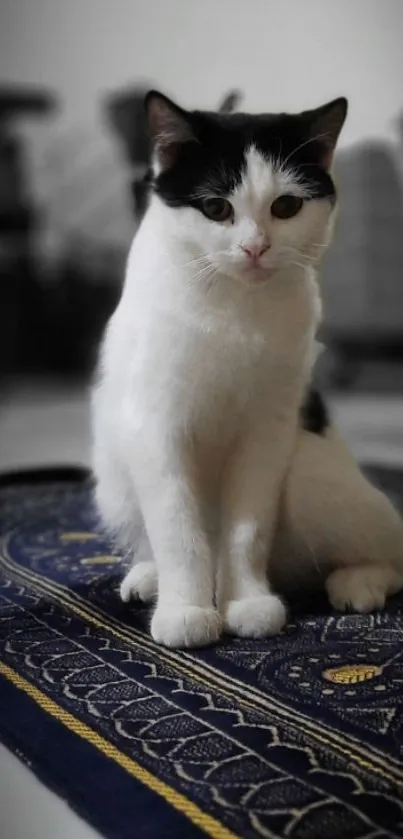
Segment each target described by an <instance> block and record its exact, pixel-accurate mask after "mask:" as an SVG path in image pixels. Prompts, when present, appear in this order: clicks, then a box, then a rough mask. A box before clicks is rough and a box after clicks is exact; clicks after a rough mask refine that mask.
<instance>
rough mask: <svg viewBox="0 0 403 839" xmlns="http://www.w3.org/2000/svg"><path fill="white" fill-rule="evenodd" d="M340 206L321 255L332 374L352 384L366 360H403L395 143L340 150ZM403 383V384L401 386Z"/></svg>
mask: <svg viewBox="0 0 403 839" xmlns="http://www.w3.org/2000/svg"><path fill="white" fill-rule="evenodd" d="M336 183H337V187H338V191H339V193H340V211H339V218H338V220H337V223H336V236H335V239H334V242H333V244H332V247H331V248H330V250H329V252H328V254H327V255H326V257H325V261H324V271H323V288H324V296H325V340H326V343H327V344H328V346H330V347H331V350H332V351H333V362H334V363H333V369H332V374H331V377H332V379H333V381H334V382H335V383H336V384H337V385H339V386H347V387H348V386H351V385H352V384H353V383H354V382H355V379H356V376H357V374H358V373H359V371H360V369H361V368H362V366H363V365H365V364H368V363H369V364H373V363H374V362H379V361H385V362H386V363H387V364H388V365H390V363H391V362H392V361H393V362H395V361H397V362H399V361H400V362H403V191H402V182H401V175H400V173H399V169H398V165H397V160H396V158H395V157H394V149H393V147H392V146H390V145H388V144H386V143H381V142H378V141H374V142H368V143H366V144H362V145H359V146H356V147H354V148H353V149H351V150H348V151H344V152H340V154H339V156H338V158H337V162H336ZM402 389H403V384H402Z"/></svg>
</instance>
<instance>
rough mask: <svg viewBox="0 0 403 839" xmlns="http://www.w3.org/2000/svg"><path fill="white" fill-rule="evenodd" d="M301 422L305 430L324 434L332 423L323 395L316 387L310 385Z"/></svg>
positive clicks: (302, 410)
mask: <svg viewBox="0 0 403 839" xmlns="http://www.w3.org/2000/svg"><path fill="white" fill-rule="evenodd" d="M301 422H302V427H303V428H304V429H305V431H310V432H311V433H312V434H319V435H320V436H322V437H323V436H324V435H325V434H326V430H327V429H328V427H329V425H330V418H329V414H328V410H327V408H326V404H325V401H324V399H323V397H322V395H321V394H320V393H319V391H318V390H317V389H316V388H315V387H309V388H308V390H307V392H306V394H305V399H304V402H303V403H302V407H301Z"/></svg>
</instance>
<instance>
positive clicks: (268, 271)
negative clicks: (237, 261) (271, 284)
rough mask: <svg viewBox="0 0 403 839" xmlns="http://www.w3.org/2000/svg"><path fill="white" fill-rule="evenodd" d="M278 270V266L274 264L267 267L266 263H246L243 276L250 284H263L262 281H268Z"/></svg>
mask: <svg viewBox="0 0 403 839" xmlns="http://www.w3.org/2000/svg"><path fill="white" fill-rule="evenodd" d="M276 271H277V268H275V267H274V266H270V267H267V266H265V265H260V264H259V263H257V264H255V265H245V266H244V267H243V270H242V278H243V279H244V280H245V281H246V282H247V283H248V284H251V285H261V284H262V283H265V282H268V281H269V280H270V279H271V277H272V276H273V275H274V274H275V273H276Z"/></svg>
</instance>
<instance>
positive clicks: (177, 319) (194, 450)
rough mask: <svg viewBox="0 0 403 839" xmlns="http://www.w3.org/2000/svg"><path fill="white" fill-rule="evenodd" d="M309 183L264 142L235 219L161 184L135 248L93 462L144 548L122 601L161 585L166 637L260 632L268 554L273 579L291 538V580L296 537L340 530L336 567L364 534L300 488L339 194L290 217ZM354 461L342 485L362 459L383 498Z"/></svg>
mask: <svg viewBox="0 0 403 839" xmlns="http://www.w3.org/2000/svg"><path fill="white" fill-rule="evenodd" d="M300 190H301V187H300V185H299V184H298V182H295V183H292V182H291V174H290V172H287V171H285V170H284V168H283V169H279V168H276V166H275V165H274V164H273V165H272V166H270V165H269V164H268V162H267V161H266V160H264V159H263V158H262V157H261V156H260V155H259V154H258V152H257V151H256V149H254V148H251V149H250V150H249V152H248V155H247V169H246V174H245V176H244V178H243V181H242V184H241V185H240V186H239V187H237V189H236V190H235V191H234V193H233V195H232V196H230V200H231V202H232V204H233V207H234V213H235V215H234V223H233V224H231V223H222V224H219V223H216V222H212V221H210V220H208V219H207V218H205V217H204V216H203V215H202V214H201V213H200V212H198V211H196V210H195V209H193V208H181V209H174V210H173V209H170V208H168V207H166V206H165V205H164V204H163V203H162V202H161V201H160V200H159V199H158V198H157V197H154V198H153V199H152V201H151V204H150V208H149V210H148V212H147V214H146V217H145V219H144V221H143V223H142V225H141V228H140V230H139V232H138V234H137V236H136V237H135V239H134V242H133V245H132V249H131V252H130V255H129V260H128V266H127V273H126V282H125V286H124V291H123V295H122V298H121V301H120V304H119V306H118V308H117V310H116V312H115V314H114V315H113V317H112V319H111V321H110V323H109V326H108V329H107V333H106V337H105V342H104V346H103V351H102V355H101V365H100V376H99V382H98V384H97V386H96V388H95V389H94V395H93V418H94V422H93V427H94V470H95V474H96V477H97V501H98V505H99V508H100V511H101V514H102V516H103V519H104V521H105V523H106V524H107V526H108V527H110V528H111V530H112V531H113V532H114V533H115V534H116V535H117V536H118V537H119V538H120V540H121V542H122V543H123V545H124V547H125V548H126V549H128V550H129V551H130V552H131V553H132V554H133V559H134V567H133V569H132V570H130V571H129V573H128V576H127V577H126V579H125V580H124V581H123V584H122V589H121V596H122V599H124V600H128V599H129V597H130V596H140V597H142V598H144V599H146V600H147V599H150V598H152V597H153V596H154V594H155V593H156V589H157V588H158V598H157V606H156V610H155V612H154V615H153V618H152V624H151V632H152V634H153V637H154V638H155V640H156V641H158V642H159V643H162V644H166V645H169V646H175V647H176V646H178V647H180V646H195V645H196V646H197V645H203V644H205V643H209V642H212V641H214V640H216V639H217V638H218V636H219V634H220V632H221V630H222V628H223V627H224V628H226V629H227V631H229V632H232V633H234V634H236V635H246V636H255V637H257V636H264V635H267V634H271V633H273V632H277V631H279V630H280V629H281V627H282V625H283V624H284V621H285V617H286V616H285V609H284V607H283V605H282V602H281V601H280V599H279V598H278V597H277V596H276V595H274V594H273V592H272V590H271V587H270V585H269V582H268V576H267V570H268V567H267V565H268V557H270V562H269V576H270V574H271V568H272V566H273V568H275V564H276V555H278V556H280V554H281V553H282V549H283V548H284V546H285V545H287V539H288V545H289V546H290V547H292V549H293V550H292V553H291V552H290V553H289V555H288V561H289V563H290V564H291V567H290V569H289V573H290V575H291V577H292V576H293V575H294V570H293V563H295V562H296V556H297V555H298V552H299V547H300V542H301V545H304V544H305V542H306V543H309V540H310V539H312V540H313V543H315V547H318V548H319V547H322V546H327V545H328V543H329V542H330V543H331V544H333V543H332V539H333V540H334V545H333V547H334V553H335V563H334V565H335V567H337V566H338V565H339V564H340V565H341V564H344V563H348V562H349V559H350V557H349V556H348V550H347V548H348V545H349V539H350V538H351V541H352V543H353V544H354V545H356V542H357V541H358V538H359V535H358V534H359V532H358V531H357V532H356V533H355V532H354V529H353V528H352V527H351V526H349V528H348V534H346V537H345V540H344V541H343V539H342V538H341V536H340V534H339V533H338V530H337V526H338V519H337V517H336V520H335V523H334V524H332V519H331V517H332V515H333V512H334V510H333V507H332V504H331V501H330V497H331V486H330V489H329V501H328V507H329V509H328V510H327V509H325V515H326V513H327V512H328V513H329V521H330V523H329V534H332V536H330V535H329V538H328V537H327V535H326V534H327V528H328V524H327V522H326V520H325V515H323V514H322V509H323V508H322V500H321V496H322V490H321V488H320V486H318V487H315V492H314V499H315V500H313V503H312V508H309V505H307V504H305V506H304V505H303V509H301V511H300V510H299V507H298V504H297V505H294V504H293V500H292V499H293V498H294V497H295V495H297V496H298V492H300V493H301V494H302V495H303V491H302V489H301V482H303V481H305V480H306V478H307V471H308V473H309V470H310V469H313V472H315V468H316V459H315V458H316V454H315V452H314V451H313V450H312V455H314V456H312V457H311V455H310V453H309V452H307V451H306V450H305V449H306V446H305V443H304V441H303V440H302V438H301V432H298V408H299V405H300V402H301V398H302V394H303V390H304V386H305V384H306V382H307V380H308V379H309V376H310V372H311V368H312V364H313V362H314V359H315V357H316V345H315V333H316V329H317V324H318V320H319V317H320V302H319V296H318V292H317V286H316V282H315V276H314V271H313V267H312V266H313V263H314V262H315V261H316V257H317V254H318V251H319V249H320V248H322V247H323V246H324V245H325V244H326V243H327V240H328V236H329V229H330V226H331V207H330V203H329V202H327V201H316V200H311V201H308V202H306V203H305V204H304V207H303V209H302V211H301V213H300V214H299V215H298V216H296V217H295V218H293V219H289V220H287V221H285V220H278V219H273V218H272V217H271V215H270V205H271V203H272V201H273V200H274V198H276V197H277V195H280V194H282V193H283V192H285V191H286V192H290V191H292V192H293V193H294V194H301V195H302V193H301V192H300ZM261 244H265V245H269V246H270V247H269V250H268V251H267V252H266V253H265V254H264V256H263V258H262V268H258V269H251V268H250V267H249V264H248V258H247V256H246V255H245V253H244V251H243V250H242V246H255V245H259V246H260V245H261ZM311 436H312V435H309V437H311ZM300 438H301V440H300ZM297 439H298V440H300V442H299V444H298V446H299V448H298V446H297V451H296V454H294V452H295V447H296V441H297ZM319 439H320V438H315V441H316V440H319ZM315 444H316V442H315ZM322 444H323V445H325V446H329V447H331V446H332V445H336V444H333V443H332V442H331V441H329V440H327V441H321V443H320V445H322ZM304 446H305V448H304ZM301 447H302V453H301ZM308 448H309V446H308ZM327 451H328V450H327V449H326V452H327ZM332 451H333V449H332ZM328 457H329V459H330V461H331V462H333V461H332V458H333V454H330V449H329V455H328ZM347 459H348V458H347ZM335 461H337V456H336V458H335ZM348 462H349V466H348V467H347V466H346V471H345V473H343V475H342V476H340V475H339V472H337V476H338V480H339V483H338V485H337V486H338V487H340V485H343V487H344V483H343V482H344V479H346V481H347V484H348V481H349V475H350V472H352V473H353V475H354V481H356V483H357V482H358V489H362V490H363V493H364V500H363V502H362V506H363V508H365V499H366V498H367V496H368V498H369V506H370V507H371V504H372V500H373V495H372V493H374V492H375V491H374V490H372V489H370V488H368V484H364V481H363V479H361V478H357V477H356V471H355V466H354V464H353V463H351V464H350V461H348ZM301 463H302V466H301ZM337 465H338V464H337V463H336V466H337ZM349 470H350V471H349ZM357 471H358V470H357ZM287 474H288V476H289V477H288V482H287V484H286V486H287V487H288V493H289V494H288V496H287V492H286V494H285V496H284V497H283V495H282V489H283V487H284V482H285V480H286V477H287ZM294 474H295V475H296V476H297V477H296V479H295V480H296V486H295V485H294V483H293V480H292V476H293V475H294ZM321 477H322V478H323V476H321ZM361 480H362V483H360V481H361ZM313 482H315V480H314V479H313ZM336 483H337V481H336ZM353 483H354V482H353ZM318 484H320V481H318ZM354 487H355V484H354ZM364 489H365V492H364ZM343 491H344V488H343ZM365 493H367V495H365ZM287 497H289V499H290V500H289V505H288V506H287V501H284V498H285V499H287ZM326 497H327V496H326ZM371 499H372V500H371ZM304 500H305V501H306V499H304ZM279 504H280V507H279ZM372 508H373V509H374V518H371V522H373V521H375V519H376V520H377V521H378V519H379V530H382V529H385V528H386V529H387V528H389V519H390V526H391V531H390V533H391V535H390V536H385V540H384V542H382V545H383V544H386V545H389V542H391V541H392V532H393V533H396V537H397V534H398V533H399V538H400V535H401V528H400V529H399V527H398V524H397V521H396V520H395V517H394V515H393V514H392V512H391V510H390V507H389V505H388V504H387V502H386V501H384V499H383V497H382V496H381V500H379V502H378V498H377V499H376V501H374V502H373V504H372V507H371V513H372ZM279 511H280V513H281V515H280V519H281V522H282V523H283V524H284V527H283V528H281V527H279V528H278V527H277V525H278V522H279V517H278V516H279ZM300 512H301V515H300ZM365 516H366V514H365V509H363V513H362V521H366V518H365ZM377 516H378V519H377V518H376V517H377ZM382 516H383V517H384V519H383V518H382ZM341 518H342V516H341ZM396 518H397V517H396ZM381 520H382V522H383V521H385V523H384V524H382V523H381ZM399 525H400V522H399ZM377 526H378V525H377ZM360 528H361V522H360ZM360 532H361V533H362V530H360ZM367 532H368V533H369V531H367ZM281 534H282V535H281ZM304 540H305V542H304ZM315 540H316V541H315ZM338 540H339V541H338ZM291 543H292V544H291ZM367 543H369V544H370V545H372V542H371V538H370V536H368V538H367V540H366V543H365V544H367ZM276 545H278V550H277V549H276ZM380 545H381V541H380V542H379V546H378V543H377V542H376V539H375V541H374V546H373V553H374V558H372V555H371V556H369V555H368V554H367V553H365V552H363V553H365V555H363V556H362V560H363V561H364V560H371V561H374V562H376V561H378V562H381V561H382V559H383V557H382V555H381V553H380V552H378V549H379V548H380ZM338 547H340V551H338V550H336V549H338ZM389 547H390V546H389ZM371 550H372V548H371ZM314 553H315V556H316V557H317V560H318V561H319V559H320V556H321V554H320V552H319V553H316V550H315V552H314ZM339 553H340V556H339ZM392 553H393V551H392V550H391V549H390V551H389V553H388V555H387V558H388V560H389V554H390V559H391V561H392V559H393V560H395V559H396V560H398V559H399V557H400V556H402V553H403V552H401V543H400V544H399V550H396V551H395V553H396V556H395V554H393V557H392V556H391V555H392ZM306 554H307V557H308V564H309V562H311V563H312V556H311V555H310V553H309V551H306ZM397 554H399V556H397ZM351 557H354V559H352V561H356V560H358V554H357V551H356V550H355V551H354V550H353V551H352V553H351ZM306 564H307V563H306ZM153 568H154V569H155V570H154V573H153ZM274 576H275V575H274ZM333 588H334V586H333ZM336 589H337V584H336ZM332 592H333V593H332V594H331V596H332V599H333V601H334V602H337V603H339V600H340V598H338V597H337V591H336V594H335V593H334V591H333V589H332ZM367 601H368V598H367ZM354 602H355V601H354ZM367 605H368V602H367Z"/></svg>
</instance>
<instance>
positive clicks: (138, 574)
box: [120, 562, 158, 603]
mask: <svg viewBox="0 0 403 839" xmlns="http://www.w3.org/2000/svg"><path fill="white" fill-rule="evenodd" d="M157 589H158V577H157V569H156V566H155V563H154V562H139V563H138V564H137V565H133V566H132V568H130V571H128V573H127V574H126V576H125V577H124V579H123V580H122V583H121V585H120V599H121V600H123V603H128V602H129V600H142V601H143V603H149V601H150V600H153V599H154V598H155V597H156V596H157Z"/></svg>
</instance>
